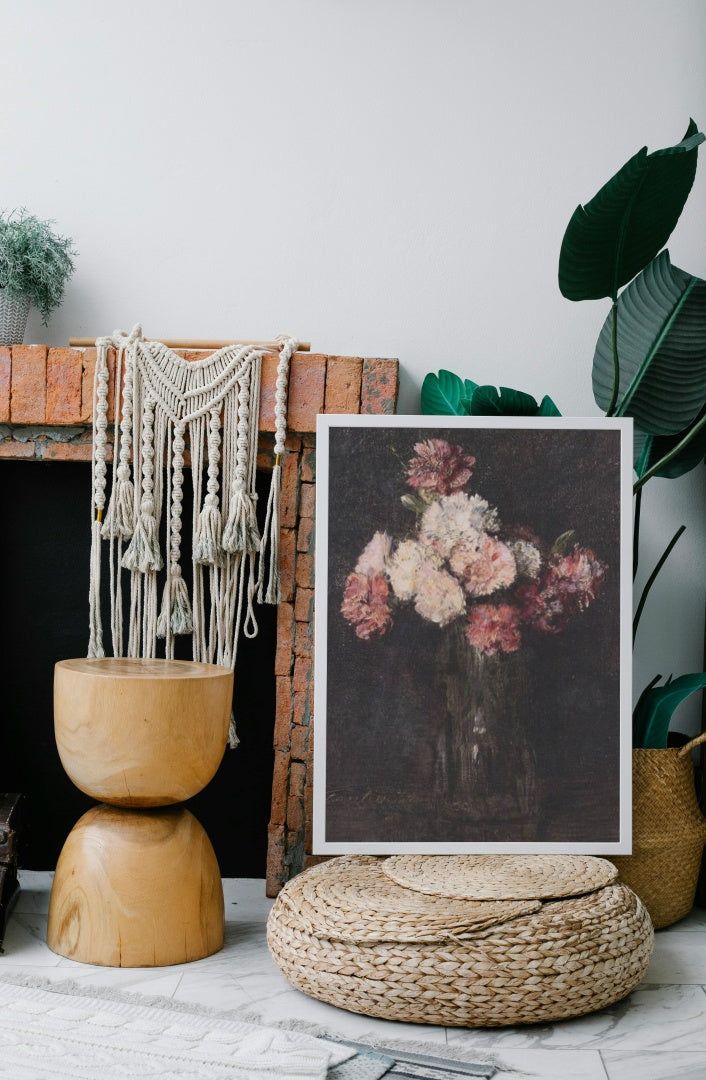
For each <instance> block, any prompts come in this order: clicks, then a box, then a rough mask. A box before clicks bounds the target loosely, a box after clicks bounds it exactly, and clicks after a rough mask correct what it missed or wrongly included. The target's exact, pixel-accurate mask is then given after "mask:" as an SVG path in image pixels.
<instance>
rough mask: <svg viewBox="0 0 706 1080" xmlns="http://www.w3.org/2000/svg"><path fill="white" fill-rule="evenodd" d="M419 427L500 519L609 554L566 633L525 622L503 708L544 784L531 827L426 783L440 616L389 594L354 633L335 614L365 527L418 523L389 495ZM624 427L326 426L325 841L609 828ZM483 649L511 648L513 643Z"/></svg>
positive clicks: (592, 837) (437, 705)
mask: <svg viewBox="0 0 706 1080" xmlns="http://www.w3.org/2000/svg"><path fill="white" fill-rule="evenodd" d="M429 438H446V439H447V440H448V441H449V442H450V443H452V444H458V445H462V446H463V447H464V450H465V451H466V452H467V453H471V454H473V455H474V456H475V458H476V465H475V466H474V470H473V476H472V478H471V481H470V482H469V484H468V485H467V486H466V488H465V490H466V491H468V492H470V493H478V494H479V495H481V496H482V497H483V498H485V499H487V500H488V502H489V503H490V504H491V506H496V507H497V508H498V512H499V517H500V522H501V526H505V527H510V526H513V525H522V526H525V527H528V528H530V529H532V530H533V531H534V532H536V533H537V534H538V535H539V536H540V537H541V538H542V541H543V542H544V543H545V544H546V545H547V546H549V545H551V543H552V542H553V541H554V540H555V539H556V537H557V536H559V535H560V534H561V533H563V532H565V531H566V530H568V529H574V530H575V531H576V540H577V542H578V543H580V544H581V545H582V546H584V547H590V548H592V549H593V550H594V551H595V552H596V554H597V555H598V556H599V558H600V559H601V560H603V562H605V563H607V565H608V571H607V575H606V581H605V584H604V586H603V589H602V591H601V593H600V596H599V598H598V599H597V600H596V601H595V602H594V604H593V605H592V606H591V607H590V608H589V609H588V610H587V611H585V612H583V613H581V614H580V615H578V616H576V617H575V618H573V619H572V620H571V622H570V623H569V624H568V625H567V626H566V627H565V628H564V630H563V631H562V632H561V633H558V634H551V635H547V634H540V633H537V632H536V631H526V632H525V633H524V635H523V645H522V646H521V654H522V659H521V661H520V662H521V663H522V665H523V666H524V668H525V670H526V671H527V672H528V680H527V689H526V692H523V695H522V697H521V699H520V700H515V702H514V704H513V705H512V708H514V709H516V710H517V717H516V721H517V723H518V724H521V725H522V727H523V730H524V732H525V734H526V737H527V740H528V742H529V743H530V744H531V747H532V753H533V755H534V757H535V761H536V769H537V777H538V782H539V789H540V790H541V799H540V804H539V807H538V816H537V818H536V820H534V821H533V824H532V827H531V829H530V831H529V833H528V832H527V831H526V830H524V831H523V830H522V829H519V828H518V823H517V821H514V822H502V821H499V822H494V823H493V822H490V821H486V822H483V821H482V820H480V821H479V820H478V812H477V810H478V808H475V810H474V809H473V808H472V807H471V806H470V805H469V806H468V809H467V812H466V811H465V810H464V809H459V807H458V805H456V806H455V807H454V808H453V810H452V809H450V807H449V806H448V805H444V802H443V800H441V801H440V800H439V798H438V795H437V796H436V797H432V796H431V789H432V777H433V775H434V767H435V760H434V759H435V755H436V753H437V751H436V746H437V745H438V740H437V738H436V736H435V732H436V730H437V728H438V725H439V723H440V719H441V713H442V712H443V708H444V706H443V701H442V700H441V698H442V696H443V695H441V694H440V693H439V686H438V675H437V674H436V672H437V668H438V654H439V635H440V633H442V632H443V631H440V629H439V628H438V627H437V626H435V625H433V624H431V623H429V622H426V621H425V620H423V619H422V618H421V617H420V616H419V615H417V614H416V612H415V611H414V610H413V607H412V605H411V604H405V605H399V606H396V607H395V610H394V619H395V623H394V626H393V628H392V630H391V631H390V632H389V633H387V634H385V635H384V636H382V637H380V638H375V639H372V640H369V641H361V640H359V639H358V638H357V637H356V635H355V633H354V631H353V628H352V627H351V626H350V625H349V624H348V623H347V622H346V621H345V620H344V619H343V617H342V616H341V614H340V605H341V598H342V592H343V587H344V583H345V580H346V577H347V575H348V574H349V573H350V572H351V571H352V570H353V568H354V567H355V564H356V562H357V560H358V558H359V557H360V554H361V552H362V551H363V549H364V547H365V546H366V544H367V543H368V542H369V540H370V539H371V537H372V535H373V533H374V532H375V531H377V530H381V531H385V532H387V533H389V534H390V535H391V536H392V537H393V538H394V540H395V541H399V540H401V539H403V538H405V537H412V536H414V530H415V515H414V513H413V512H412V511H410V510H407V509H406V508H405V507H404V506H403V505H402V503H401V501H400V499H401V496H402V495H403V494H404V493H405V492H410V491H411V489H410V488H409V487H408V486H407V484H406V482H405V468H406V464H407V462H408V461H409V459H410V458H411V457H412V456H413V454H414V444H415V443H416V442H418V441H421V440H425V439H429ZM620 438H621V436H620V432H619V431H616V430H575V429H567V428H557V429H556V430H553V431H552V430H519V429H499V428H496V429H471V428H469V429H466V428H458V429H457V428H444V427H443V425H440V426H439V427H438V428H436V427H435V428H431V427H424V428H421V429H420V428H415V427H409V428H407V427H389V428H375V427H370V428H363V427H350V428H347V427H333V426H332V427H331V428H330V429H329V439H330V453H329V462H328V474H329V492H328V494H329V522H328V528H329V542H328V564H329V567H328V568H329V581H328V613H327V629H328V647H327V669H328V670H327V701H326V718H325V723H326V732H327V734H326V746H327V755H326V777H327V779H326V840H327V842H329V843H334V844H335V843H362V844H365V843H373V842H387V843H391V844H394V843H396V842H405V843H414V842H439V843H444V842H468V843H483V842H487V841H495V842H514V841H518V840H527V839H533V840H535V841H538V842H546V841H558V842H562V843H564V844H571V843H583V842H593V843H608V842H614V841H616V840H617V839H618V835H619V834H618V824H619V814H618V811H619V682H620V680H619V675H620V673H619V608H620V603H619V601H620V577H619V566H620ZM501 535H502V532H501ZM490 659H491V660H493V661H495V660H496V659H497V661H498V663H499V664H502V662H503V661H504V660H505V659H509V660H510V661H511V662H515V663H516V662H517V654H512V655H511V656H510V657H507V658H506V657H499V658H490ZM491 670H492V671H494V672H497V670H498V664H496V665H495V667H491ZM493 677H497V676H496V675H494V676H493ZM323 721H324V718H323V717H320V716H318V715H317V724H321V723H322V722H323ZM506 768H507V783H508V784H512V783H514V782H515V781H516V779H517V771H518V769H521V768H522V765H521V762H520V761H519V760H513V754H512V752H509V753H508V758H507V763H506ZM470 801H471V800H469V803H470Z"/></svg>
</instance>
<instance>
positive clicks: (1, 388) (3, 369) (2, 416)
mask: <svg viewBox="0 0 706 1080" xmlns="http://www.w3.org/2000/svg"><path fill="white" fill-rule="evenodd" d="M11 373H12V353H11V352H10V350H9V349H8V348H6V347H4V346H3V347H2V348H0V424H7V423H8V422H9V419H10V377H11Z"/></svg>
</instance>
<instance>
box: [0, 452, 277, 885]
mask: <svg viewBox="0 0 706 1080" xmlns="http://www.w3.org/2000/svg"><path fill="white" fill-rule="evenodd" d="M268 485H269V475H268V474H265V473H263V474H258V496H259V497H258V508H259V510H263V509H264V505H265V503H266V499H267V488H268ZM189 489H190V484H188V483H187V484H186V485H185V492H184V495H185V498H184V521H185V522H187V521H189V520H190V516H191V508H190V505H189V494H190V491H189ZM90 493H91V470H90V465H89V464H88V463H84V462H55V461H52V462H34V461H33V462H27V461H3V462H2V463H0V522H1V525H0V581H2V592H1V593H0V596H1V601H0V603H1V604H2V619H0V673H1V676H2V686H1V689H0V791H17V792H20V793H22V794H23V795H24V796H25V800H24V820H25V829H26V832H25V840H24V844H23V848H22V851H21V855H20V865H21V866H22V867H24V868H25V869H29V870H51V869H53V868H54V867H55V865H56V861H57V859H58V856H59V853H60V851H61V847H62V845H63V842H64V840H65V839H66V836H67V835H68V833H69V832H70V830H71V828H72V827H73V825H74V824H75V823H76V821H77V820H78V818H79V817H80V816H81V815H82V814H83V813H84V812H85V811H86V810H88V809H89V808H90V807H91V806H93V805H95V800H92V799H90V798H89V797H88V796H86V795H84V794H83V793H82V792H81V791H79V790H78V789H77V788H76V787H74V785H73V784H72V783H71V781H70V780H69V779H68V777H67V776H66V774H65V773H64V770H63V768H62V766H61V762H60V760H59V755H58V752H57V749H56V744H55V741H54V721H53V680H54V665H55V663H56V662H57V661H58V660H63V659H70V658H72V657H80V656H85V655H86V648H87V644H88V568H89V554H90V526H91V513H90ZM189 550H190V538H189V536H188V533H187V532H186V530H185V533H184V539H183V543H182V552H184V553H186V552H188V551H189ZM188 562H189V560H188V556H187V557H183V558H182V565H183V566H184V568H185V577H186V576H187V570H188ZM104 610H105V611H106V612H107V609H104ZM256 614H257V621H258V626H259V633H258V635H257V637H255V638H252V639H247V638H244V637H243V638H242V639H241V642H240V644H239V647H238V662H237V665H236V671H235V692H234V710H235V716H236V721H237V728H238V736H239V738H240V746H238V747H237V749H235V750H226V752H225V755H224V757H223V761H222V762H221V765H220V768H219V769H218V772H217V773H216V775H215V777H214V778H213V780H212V781H211V782H210V784H208V785H207V787H206V788H205V789H204V790H203V791H202V792H201V793H200V794H198V795H196V796H195V797H194V798H193V799H190V800H189V801H188V803H186V804H185V805H186V806H187V807H188V808H189V809H190V810H191V811H192V813H193V814H195V816H196V817H197V818H198V819H199V821H200V822H201V824H202V825H203V826H204V828H205V829H206V832H207V833H208V835H209V837H210V839H211V842H212V844H213V847H214V849H215V852H216V856H217V857H218V862H219V865H220V869H221V874H222V875H223V876H224V877H258V878H261V877H264V876H265V865H266V856H267V824H268V821H269V816H270V801H271V793H272V768H273V760H274V755H273V749H272V746H273V731H274V717H275V678H274V673H273V672H274V655H275V646H276V625H277V609H276V608H275V607H273V606H270V605H257V607H256ZM190 648H191V639H190V638H186V637H183V638H177V645H176V655H177V657H178V658H180V659H190V656H191V653H190Z"/></svg>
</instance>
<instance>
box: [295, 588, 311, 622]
mask: <svg viewBox="0 0 706 1080" xmlns="http://www.w3.org/2000/svg"><path fill="white" fill-rule="evenodd" d="M313 617H314V590H313V589H297V595H296V598H295V600H294V618H295V619H296V620H297V622H309V621H310V620H311V619H313Z"/></svg>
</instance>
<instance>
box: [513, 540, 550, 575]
mask: <svg viewBox="0 0 706 1080" xmlns="http://www.w3.org/2000/svg"><path fill="white" fill-rule="evenodd" d="M510 550H511V551H512V554H513V555H514V556H515V563H516V564H517V573H518V576H520V577H527V578H532V579H535V578H537V577H539V571H540V570H541V568H542V556H541V554H540V551H539V548H537V547H535V545H534V544H531V543H530V542H529V540H515V542H514V543H512V544H510Z"/></svg>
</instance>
